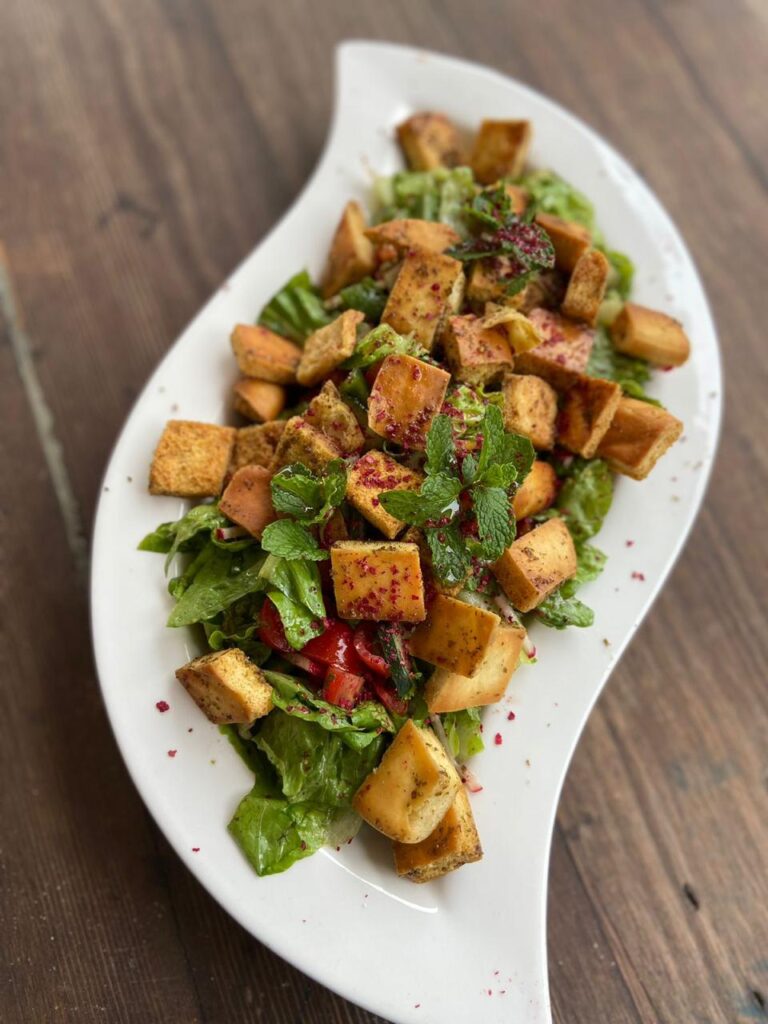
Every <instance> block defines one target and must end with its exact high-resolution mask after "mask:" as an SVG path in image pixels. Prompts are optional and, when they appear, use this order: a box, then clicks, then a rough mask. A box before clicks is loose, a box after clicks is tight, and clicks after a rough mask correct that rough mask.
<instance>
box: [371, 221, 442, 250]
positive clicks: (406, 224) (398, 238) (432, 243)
mask: <svg viewBox="0 0 768 1024" xmlns="http://www.w3.org/2000/svg"><path fill="white" fill-rule="evenodd" d="M365 234H366V237H367V238H370V240H371V241H372V242H373V244H374V245H375V246H377V247H378V246H380V245H393V246H394V247H395V249H396V250H397V252H398V253H399V254H400V255H401V256H402V255H404V254H405V253H407V252H410V251H411V250H412V249H426V250H427V252H444V251H445V250H446V249H447V248H448V247H449V246H451V245H456V243H457V242H460V241H461V237H460V235H459V234H458V233H457V232H456V231H454V230H453V228H452V227H449V226H448V224H441V223H440V222H439V221H435V220H385V221H384V222H383V223H382V224H377V225H376V226H375V227H372V228H368V229H367V231H366V232H365Z"/></svg>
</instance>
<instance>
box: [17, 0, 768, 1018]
mask: <svg viewBox="0 0 768 1024" xmlns="http://www.w3.org/2000/svg"><path fill="white" fill-rule="evenodd" d="M353 36H368V37H377V38H383V39H391V40H395V41H404V42H410V43H416V44H420V45H424V46H428V47H431V48H434V49H437V50H444V51H446V52H450V53H454V54H458V55H460V56H465V57H468V58H471V59H474V60H477V61H481V62H484V63H488V64H491V65H493V66H496V67H498V68H499V69H501V70H502V71H504V72H507V73H509V74H511V75H514V76H516V77H518V78H520V79H522V80H524V81H526V82H529V83H530V84H532V85H533V86H535V87H537V88H540V89H542V90H544V91H545V92H547V93H549V94H550V95H551V96H553V97H554V98H555V99H556V100H559V101H561V102H562V103H564V104H565V105H566V106H568V107H570V108H571V109H572V110H574V111H575V112H576V113H577V114H579V115H580V116H581V117H583V118H584V119H585V120H586V121H587V122H589V123H590V124H592V125H593V126H594V127H595V128H597V130H598V131H600V132H602V133H603V134H604V135H605V136H606V137H607V138H608V139H609V140H610V141H612V142H613V143H615V144H616V145H617V146H618V147H619V149H620V150H622V151H623V152H624V153H625V154H626V155H627V156H628V157H629V159H630V160H631V161H633V162H634V164H635V165H636V166H637V167H638V168H639V169H640V170H641V172H642V173H643V174H644V175H645V176H646V178H647V179H648V180H649V182H650V183H651V185H652V186H653V188H654V189H655V190H656V191H657V192H658V194H659V195H660V197H661V199H662V200H663V202H664V203H665V204H666V205H667V207H668V209H669V210H670V211H671V213H672V215H673V217H674V218H675V219H676V221H677V222H678V224H679V225H680V226H681V228H682V230H683V233H684V234H685V236H686V238H687V240H688V242H689V244H690V247H691V249H692V251H693V253H694V256H695V258H696V260H697V262H698V264H699V267H700V268H701V271H702V274H703V277H704V279H705V282H706V285H707V288H708V290H709V294H710V297H711V300H712V303H713V306H714V311H715V315H716V318H717V321H718V324H719V328H720V332H721V338H722V344H723V353H724V358H725V364H726V377H727V389H728V391H727V403H726V419H725V430H724V435H723V441H722V446H721V449H720V455H719V459H718V463H717V467H716V470H715V473H714V477H713V481H712V484H711V488H710V492H709V495H708V499H707V503H706V507H705V509H704V511H703V513H702V515H701V517H700V518H699V520H698V523H697V526H696V528H695V530H694V532H693V535H692V537H691V540H690V542H689V544H688V547H687V548H686V551H685V554H684V555H683V557H682V559H681V561H680V563H679V565H678V567H677V569H676V570H675V573H674V575H673V577H672V579H671V581H670V583H669V584H668V586H667V588H666V590H665V591H664V594H663V596H662V597H661V599H660V600H659V602H658V604H657V605H656V607H655V609H654V611H653V613H652V614H651V615H650V616H649V618H648V619H647V621H646V623H645V625H644V626H643V628H642V629H641V631H640V633H639V635H638V636H637V638H636V639H635V641H634V642H633V644H632V647H631V649H630V651H629V653H628V654H627V655H626V657H625V658H624V660H623V662H622V664H621V665H620V667H619V668H618V669H617V670H616V672H615V673H614V676H613V679H612V681H611V683H610V685H609V686H608V688H607V690H606V692H605V695H604V696H603V698H602V700H601V701H600V703H599V706H598V708H597V710H596V711H595V713H594V714H593V716H592V718H591V720H590V723H589V726H588V728H587V730H586V733H585V735H584V737H583V740H582V742H581V744H580V746H579V749H578V752H577V754H576V758H575V761H574V763H573V767H572V769H571V773H570V776H569V779H568V782H567V785H566V787H565V792H564V795H563V799H562V803H561V807H560V811H559V817H558V827H557V832H556V836H555V843H554V850H553V858H552V871H551V898H550V920H549V925H550V954H551V981H552V992H553V1003H554V1013H555V1019H556V1021H557V1022H558V1024H625V1022H627V1024H632V1022H644V1024H657V1022H669V1024H688V1022H690V1024H721V1022H723V1024H726V1022H727V1024H755V1022H759V1021H761V1020H768V688H767V687H766V674H767V670H766V664H768V629H766V623H765V608H766V604H767V603H768V588H767V587H766V581H767V578H768V557H767V551H766V541H765V536H766V526H765V517H766V513H765V510H766V499H767V498H768V472H767V470H768V465H767V463H768V456H767V454H766V453H767V452H768V443H767V442H766V435H767V434H768V416H767V415H766V409H767V408H768V402H766V391H767V390H768V365H767V364H768V344H767V343H766V328H765V316H764V314H763V312H762V302H763V300H764V298H765V296H766V295H768V259H766V253H767V252H768V216H767V215H766V200H767V198H768V197H767V196H766V179H767V176H768V174H767V171H766V158H767V157H768V117H767V116H766V110H765V102H766V97H768V60H766V54H767V53H768V5H766V3H765V0H729V2H728V3H726V2H723V0H701V2H694V0H676V2H672V0H670V2H663V0H655V2H654V0H622V2H620V3H617V2H616V0H611V2H608V0H606V2H600V0H582V2H581V3H579V4H578V5H577V4H569V3H567V2H566V0H547V2H544V3H534V4H522V3H510V2H506V3H502V2H482V0H479V2H477V3H475V4H474V5H470V4H466V3H461V2H459V0H450V2H437V0H434V2H429V0H410V2H408V0H380V2H378V3H372V2H368V0H358V2H357V3H352V2H349V3H344V2H341V0H334V2H328V0H325V2H322V3H313V2H311V0H282V2H280V3H266V2H259V0H226V2H217V0H66V2H64V0H3V2H2V4H0V167H1V168H2V174H1V176H0V240H1V241H2V245H3V253H4V255H3V258H2V261H0V264H1V268H0V409H2V430H0V489H1V490H0V493H1V494H2V498H1V499H0V519H1V526H2V533H1V536H2V541H0V637H1V643H0V657H1V658H2V661H1V662H0V669H1V671H2V685H1V688H0V695H1V700H2V705H1V713H0V772H1V773H2V786H1V787H0V829H1V830H2V831H1V833H0V868H1V870H2V874H1V875H0V901H1V902H0V921H1V922H2V923H1V924H0V946H1V947H2V957H1V960H2V968H1V969H2V976H1V980H0V1020H2V1021H3V1022H5V1024H16V1022H23V1024H27V1022H34V1024H37V1022H48V1021H67V1022H68V1021H73V1022H89V1021H108V1022H124V1021H125V1022H137V1024H138V1022H140V1024H147V1022H156V1021H163V1022H166V1021H167V1022H177V1021H179V1022H210V1024H218V1022H227V1024H237V1022H246V1021H264V1022H270V1024H271V1022H277V1024H282V1022H293V1021H295V1022H306V1024H330V1022H334V1024H353V1022H354V1024H364V1022H365V1024H371V1022H372V1021H373V1020H374V1019H375V1018H373V1017H372V1016H371V1015H369V1014H366V1013H364V1012H363V1011H361V1010H358V1009H356V1008H355V1007H353V1006H352V1005H350V1004H347V1003H345V1002H344V1001H343V1000H341V999H339V998H337V997H336V996H334V995H332V994H331V993H329V992H327V991H325V990H324V989H322V988H321V987H320V986H318V985H316V984H315V983H313V982H310V981H309V980H307V979H306V978H305V977H304V976H303V975H301V974H300V973H298V972H297V971H296V970H295V969H293V968H292V967H291V966H290V965H289V964H287V963H284V962H283V961H281V960H278V959H277V958H276V957H274V956H273V955H272V954H271V953H270V952H269V951H268V950H266V949H265V948H264V947H263V946H261V945H260V944H259V943H258V942H256V941H255V940H254V939H252V938H251V937H250V936H249V935H247V934H246V933H245V932H244V931H242V930H241V929H240V928H239V927H238V926H237V925H236V924H235V923H234V922H233V921H231V920H230V919H229V918H228V917H227V916H226V914H224V912H223V911H222V910H220V909H219V907H218V906H217V905H216V904H215V903H213V901H212V900H211V899H210V897H209V896H208V895H207V894H206V893H205V892H204V891H203V890H202V889H201V888H200V886H199V885H198V884H197V883H196V882H195V881H194V879H192V877H191V876H190V875H189V874H188V873H187V871H186V869H185V868H184V867H183V866H182V865H181V864H180V862H179V861H178V860H177V859H176V857H175V856H174V855H173V853H172V852H171V851H170V850H169V848H168V847H167V845H166V844H165V842H164V840H163V839H162V838H161V837H160V835H159V833H158V831H157V829H156V828H155V826H154V825H153V823H152V822H151V821H150V820H149V818H148V815H147V813H146V811H145V810H144V808H143V805H142V804H141V802H140V800H139V798H138V796H137V794H136V792H135V791H134V789H133V788H132V785H131V783H130V780H129V778H128V776H127V774H126V771H125V769H124V768H123V766H122V763H121V761H120V758H119V755H118V752H117V749H116V747H115V744H114V742H113V740H112V737H111V734H110V732H109V728H108V725H107V722H106V718H105V715H104V711H103V708H102V705H101V701H100V698H99V694H98V689H97V684H96V680H95V676H94V669H93V663H92V659H91V654H90V640H89V632H88V619H87V596H86V577H87V557H88V556H87V550H88V544H87V538H88V536H89V533H90V530H91V526H92V519H93V509H94V503H95V500H96V496H97V493H98V489H99V481H100V476H101V473H102V471H103V469H104V466H105V462H106V459H107V456H108V454H109V450H110V447H111V445H112V443H113V441H114V439H115V437H116V435H117V433H118V431H119V428H120V425H121V423H122V421H123V418H124V417H125V415H126V412H127V410H128V408H129V406H130V404H131V402H132V401H133V399H134V398H135V396H136V395H137V394H138V392H139V390H140V388H141V386H142V383H143V381H144V380H145V378H146V377H147V375H148V374H149V372H150V371H151V369H152V368H153V367H154V365H155V363H156V362H157V360H158V358H159V357H160V355H161V354H162V353H163V352H164V351H165V349H166V348H167V346H168V345H169V344H170V343H171V341H172V340H173V339H174V338H175V337H176V335H177V334H178V333H179V331H180V330H181V329H182V328H183V326H184V325H185V324H186V322H187V321H188V320H189V319H190V318H191V317H192V315H193V314H194V313H195V312H196V311H197V309H198V308H199V306H200V305H201V304H202V303H203V301H204V300H205V299H206V298H207V297H208V295H209V293H211V292H212V291H213V290H214V289H215V288H216V287H217V285H219V283H220V282H221V281H222V280H223V279H224V277H225V276H226V275H227V273H228V272H229V271H230V270H231V269H232V268H233V266H234V265H235V264H236V263H237V262H238V261H239V260H240V259H241V258H242V257H243V256H244V255H245V254H246V253H247V252H248V251H249V250H250V249H251V248H252V247H253V246H254V245H255V243H257V242H258V240H259V239H260V238H261V237H262V235H263V234H264V233H265V232H266V230H267V229H268V228H269V227H270V225H271V224H272V223H273V222H274V221H275V220H276V219H277V218H278V217H279V216H280V214H281V213H282V212H283V210H284V209H285V208H286V207H287V205H288V204H289V203H290V201H291V199H292V198H293V197H294V195H295V194H296V193H297V192H298V190H299V189H300V187H301V185H302V184H303V182H304V181H305V179H306V178H307V175H308V173H309V171H310V170H311V168H312V166H313V163H314V161H315V159H316V157H317V155H318V153H319V151H320V148H321V145H322V142H323V138H324V136H325V133H326V129H327V124H328V118H329V111H330V96H331V72H332V50H333V46H334V44H335V43H336V42H337V41H338V40H339V39H342V38H345V37H353ZM371 964H372V969H374V970H385V969H386V965H382V964H379V963H377V962H376V955H375V942H374V939H373V937H371ZM393 983H394V981H393ZM511 1024H525V1022H511Z"/></svg>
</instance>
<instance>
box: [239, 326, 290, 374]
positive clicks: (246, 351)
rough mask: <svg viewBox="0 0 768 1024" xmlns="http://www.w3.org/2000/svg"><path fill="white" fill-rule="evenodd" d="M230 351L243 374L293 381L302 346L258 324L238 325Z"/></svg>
mask: <svg viewBox="0 0 768 1024" xmlns="http://www.w3.org/2000/svg"><path fill="white" fill-rule="evenodd" d="M231 342H232V351H233V352H234V353H235V359H236V360H237V365H238V366H239V367H240V372H241V373H242V374H245V376H246V377H258V378H259V380H267V381H271V382H272V383H273V384H295V383H296V369H297V367H298V365H299V360H300V359H301V349H300V348H299V346H298V345H294V344H293V342H292V341H288V339H287V338H281V337H280V335H279V334H275V333H274V331H270V330H269V329H268V328H266V327H261V326H260V325H259V324H256V325H255V326H251V325H250V324H238V325H237V327H235V329H234V331H232V336H231Z"/></svg>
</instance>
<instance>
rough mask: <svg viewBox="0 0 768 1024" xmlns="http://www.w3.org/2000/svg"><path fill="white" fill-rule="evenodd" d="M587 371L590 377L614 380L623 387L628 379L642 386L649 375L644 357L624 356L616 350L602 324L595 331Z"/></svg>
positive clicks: (649, 370) (648, 368)
mask: <svg viewBox="0 0 768 1024" xmlns="http://www.w3.org/2000/svg"><path fill="white" fill-rule="evenodd" d="M587 373H588V374H589V375H590V377H603V378H605V379H606V380H615V381H617V382H618V383H619V384H621V386H622V387H624V388H626V384H627V382H628V381H631V382H633V384H636V385H638V386H642V385H643V384H645V383H646V382H647V381H648V380H650V377H651V369H650V366H649V365H648V363H647V362H646V361H645V360H644V359H634V358H633V357H632V356H625V355H623V354H622V353H621V352H617V351H616V349H615V348H614V347H613V342H612V341H611V339H610V336H609V334H608V332H607V330H606V329H605V326H604V325H602V324H600V325H598V328H597V332H596V333H595V341H594V344H593V346H592V352H591V354H590V357H589V363H588V364H587Z"/></svg>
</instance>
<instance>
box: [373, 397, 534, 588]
mask: <svg viewBox="0 0 768 1024" xmlns="http://www.w3.org/2000/svg"><path fill="white" fill-rule="evenodd" d="M480 435H481V437H482V445H481V447H480V451H479V454H477V455H474V454H468V455H466V456H464V458H463V459H461V460H460V459H459V457H458V455H457V453H456V445H455V442H454V437H453V429H452V426H451V419H450V417H449V416H444V415H440V416H436V417H435V419H434V420H433V421H432V426H431V428H430V431H429V434H428V435H427V444H426V462H425V466H424V471H425V474H426V476H425V479H424V482H423V484H422V485H421V488H420V489H419V491H385V492H384V493H382V494H380V495H379V501H380V502H381V504H382V505H383V507H384V508H385V509H386V511H387V512H389V513H390V514H391V515H393V516H396V517H397V518H398V519H400V520H401V521H402V522H405V523H409V524H410V525H412V526H417V527H420V528H421V529H423V531H424V536H425V538H426V541H427V544H428V545H429V550H430V554H431V558H432V568H433V570H434V572H435V575H436V576H437V577H438V579H439V580H440V581H441V582H443V583H445V584H448V585H451V584H455V583H461V582H462V581H463V580H464V579H465V578H466V576H467V574H468V572H469V570H470V566H471V562H472V559H473V558H474V559H477V560H478V561H480V562H482V563H486V564H487V563H491V562H495V561H496V559H498V558H500V557H501V554H502V553H503V551H504V549H505V548H506V547H508V546H509V545H510V544H511V543H512V541H513V540H514V538H515V518H514V515H513V513H512V506H511V497H512V495H513V494H514V491H515V490H516V488H517V485H518V484H519V483H520V482H522V480H523V479H524V478H525V476H526V475H527V474H528V471H529V470H530V468H531V465H532V464H533V459H534V451H533V446H532V445H531V443H530V441H529V440H528V439H527V438H524V437H520V436H518V435H517V434H509V433H506V432H505V430H504V421H503V418H502V415H501V412H500V410H499V409H498V408H497V407H496V406H493V405H491V406H489V407H488V408H487V409H486V411H485V415H484V417H483V420H482V423H481V424H480Z"/></svg>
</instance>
